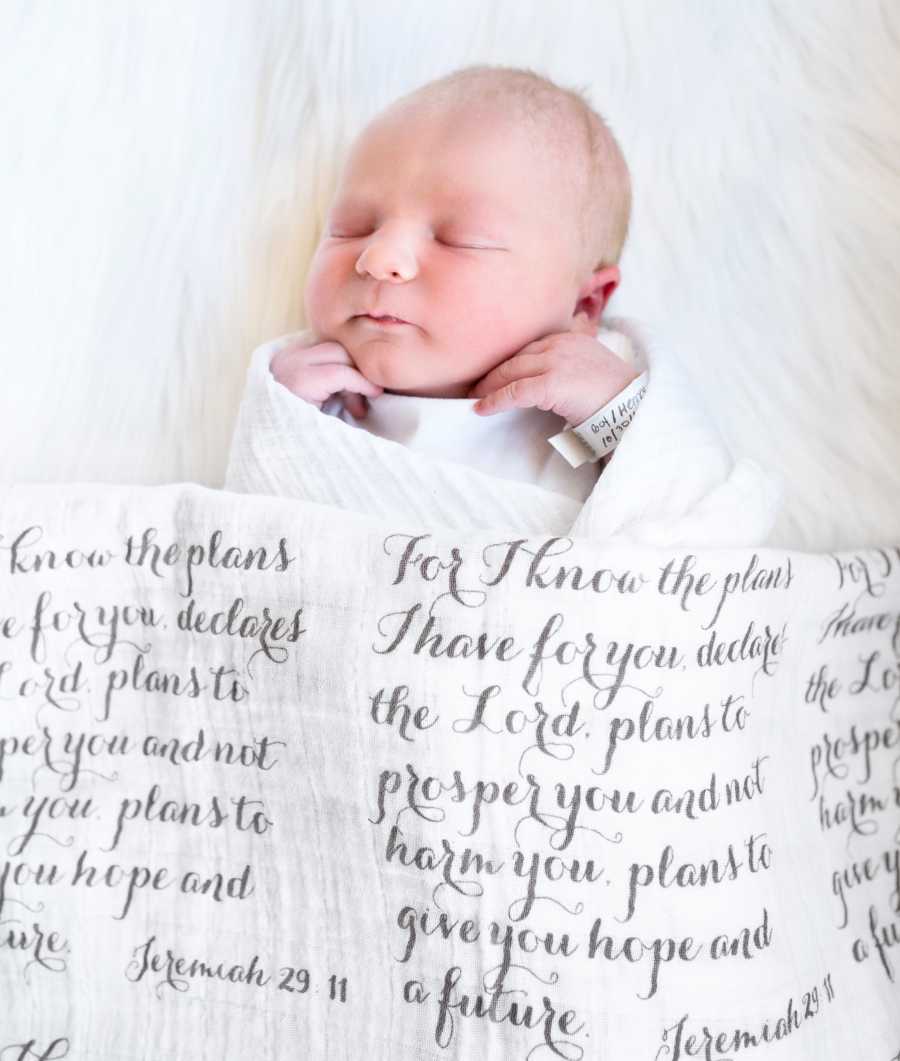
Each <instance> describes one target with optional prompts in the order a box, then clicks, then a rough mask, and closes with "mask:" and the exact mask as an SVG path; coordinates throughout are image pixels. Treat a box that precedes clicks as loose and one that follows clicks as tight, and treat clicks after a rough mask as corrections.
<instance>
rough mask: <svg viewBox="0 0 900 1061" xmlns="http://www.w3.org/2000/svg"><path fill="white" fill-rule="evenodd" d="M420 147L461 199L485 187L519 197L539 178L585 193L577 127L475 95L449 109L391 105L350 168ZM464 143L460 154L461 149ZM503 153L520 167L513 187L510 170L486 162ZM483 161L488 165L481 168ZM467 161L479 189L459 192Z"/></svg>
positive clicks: (361, 140) (365, 133)
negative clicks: (425, 145)
mask: <svg viewBox="0 0 900 1061" xmlns="http://www.w3.org/2000/svg"><path fill="white" fill-rule="evenodd" d="M423 142H427V143H428V144H429V145H430V147H431V152H430V160H431V161H432V162H433V164H434V165H435V167H441V166H446V167H447V170H448V174H447V185H448V188H450V187H452V188H454V189H455V190H458V191H459V195H458V198H459V199H460V200H462V201H473V200H476V199H477V198H478V192H479V190H480V189H483V190H484V191H486V192H487V191H490V192H493V191H494V190H495V189H496V188H498V187H499V188H501V189H502V190H503V191H504V192H505V193H506V194H507V195H513V194H515V193H522V192H525V191H526V190H527V189H528V188H530V187H533V186H534V184H535V181H534V180H533V179H532V178H535V177H539V178H540V183H542V184H544V185H553V186H557V187H560V186H563V187H564V188H565V190H566V192H567V193H568V192H569V191H573V190H574V189H575V188H576V187H578V188H580V187H583V182H584V179H585V176H586V158H585V151H584V149H583V145H582V144H579V143H578V129H577V128H576V127H574V123H573V122H572V121H570V120H568V121H564V120H561V119H560V117H559V116H556V118H554V116H553V115H552V114H550V113H549V112H548V111H547V109H546V108H545V109H542V110H540V111H533V110H532V111H529V110H527V109H524V108H521V107H518V108H511V107H509V106H508V105H502V106H501V105H498V104H497V103H492V102H491V101H486V100H484V99H482V98H480V97H478V96H472V97H470V98H461V99H454V100H453V101H452V102H449V103H448V102H447V101H444V100H429V99H427V98H426V99H424V100H416V99H411V100H406V99H404V100H401V101H399V102H398V103H396V104H393V105H392V106H390V107H388V108H387V109H386V110H385V111H382V112H381V113H380V114H378V115H377V116H376V117H375V118H374V119H373V120H372V121H371V122H370V123H369V124H368V125H367V126H366V127H365V128H364V129H363V130H362V132H361V133H360V135H359V136H358V137H357V139H356V141H355V142H354V144H353V148H352V149H351V159H353V161H354V162H355V165H354V167H353V168H354V170H355V171H357V172H359V171H362V173H363V174H364V173H365V172H366V171H367V169H368V168H370V167H371V166H372V165H378V164H379V162H382V161H383V158H384V156H385V155H387V156H390V157H391V159H402V158H403V157H404V156H405V155H406V154H415V153H417V152H419V151H420V150H421V145H422V143H423ZM461 144H462V145H464V148H465V150H463V151H462V152H460V151H459V150H457V149H458V148H459V146H460V145H461ZM369 148H374V150H367V149H369ZM499 152H503V153H504V154H506V155H507V157H509V156H510V155H511V156H512V157H513V158H514V159H515V162H516V166H517V167H518V166H521V171H520V172H521V174H522V180H518V181H511V180H510V176H509V173H508V172H506V171H504V170H502V169H495V168H493V167H492V166H491V165H490V164H489V163H490V160H491V157H492V156H495V155H496V154H497V153H499ZM354 156H355V157H354ZM379 156H380V157H379ZM482 156H484V158H485V160H486V164H484V165H477V160H478V159H480V158H481V157H482ZM349 161H350V159H348V162H349ZM451 161H452V162H454V163H456V165H455V171H456V172H455V174H454V173H451V172H450V169H451ZM467 163H468V164H469V165H470V167H471V168H472V169H473V170H475V171H477V174H478V184H474V185H469V186H468V187H466V186H465V183H466V182H463V186H462V187H460V186H459V170H460V169H465V168H466V166H467Z"/></svg>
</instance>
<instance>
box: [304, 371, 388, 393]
mask: <svg viewBox="0 0 900 1061" xmlns="http://www.w3.org/2000/svg"><path fill="white" fill-rule="evenodd" d="M319 372H320V373H321V374H322V381H323V384H325V385H326V386H327V387H328V388H329V389H328V394H329V395H332V394H337V393H338V392H339V391H352V392H353V393H354V394H365V395H366V396H367V397H369V398H377V397H379V395H381V394H383V393H384V388H383V387H379V386H378V384H377V383H373V382H372V381H371V380H369V379H366V377H365V376H364V375H363V374H362V373H361V372H360V371H359V370H358V369H355V368H351V367H350V365H334V364H329V365H322V366H320V368H319Z"/></svg>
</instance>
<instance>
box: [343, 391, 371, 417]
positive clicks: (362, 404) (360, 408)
mask: <svg viewBox="0 0 900 1061" xmlns="http://www.w3.org/2000/svg"><path fill="white" fill-rule="evenodd" d="M340 397H341V401H343V403H344V408H345V409H346V410H347V412H348V413H349V414H350V415H351V416H352V417H353V418H354V419H356V420H362V419H363V418H364V417H365V415H366V413H367V412H368V407H367V404H366V399H365V398H364V397H363V396H362V395H361V394H354V393H353V391H341V395H340Z"/></svg>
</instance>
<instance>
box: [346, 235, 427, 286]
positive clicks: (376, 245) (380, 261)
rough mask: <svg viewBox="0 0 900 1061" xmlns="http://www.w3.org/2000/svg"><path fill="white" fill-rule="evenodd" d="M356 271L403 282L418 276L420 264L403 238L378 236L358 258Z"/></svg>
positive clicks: (396, 282) (391, 281) (394, 281)
mask: <svg viewBox="0 0 900 1061" xmlns="http://www.w3.org/2000/svg"><path fill="white" fill-rule="evenodd" d="M356 271H357V273H358V274H359V275H360V276H365V275H366V274H368V275H369V276H371V277H373V279H375V280H384V281H387V282H388V283H392V284H402V283H406V282H407V281H408V280H412V279H413V277H415V276H416V274H417V273H418V265H417V263H416V257H415V255H414V254H413V252H412V249H411V248H410V247H409V246H407V245H406V244H405V243H404V242H403V241H402V240H399V239H396V238H394V239H388V238H377V237H376V238H375V239H371V240H369V242H368V243H367V244H366V248H365V250H364V251H363V252H362V254H360V256H359V257H358V258H357V259H356Z"/></svg>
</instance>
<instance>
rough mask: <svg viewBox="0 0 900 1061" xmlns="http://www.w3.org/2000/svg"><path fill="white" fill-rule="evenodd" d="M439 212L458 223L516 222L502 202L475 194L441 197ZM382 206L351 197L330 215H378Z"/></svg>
mask: <svg viewBox="0 0 900 1061" xmlns="http://www.w3.org/2000/svg"><path fill="white" fill-rule="evenodd" d="M438 202H439V203H440V207H439V212H440V213H444V214H445V215H448V220H456V219H457V218H458V216H459V215H460V214H470V215H474V216H472V217H471V220H472V221H474V222H476V223H479V224H482V223H483V224H491V225H493V224H501V225H502V224H505V223H509V222H512V221H514V220H515V214H514V212H512V211H510V210H509V208H508V207H507V206H505V205H504V203H503V201H502V200H498V199H487V198H485V196H484V194H483V193H479V192H472V191H454V192H450V193H448V194H445V195H444V196H443V197H440V198H439V200H438ZM378 210H379V204H378V202H377V200H376V199H374V198H370V197H369V196H366V195H365V194H357V195H354V196H352V197H351V196H348V197H347V198H344V199H338V200H335V201H334V203H332V205H331V207H330V209H329V211H328V212H329V214H332V213H336V212H347V213H363V214H366V213H377V212H378Z"/></svg>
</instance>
